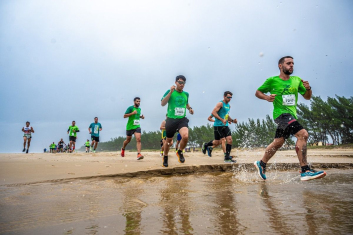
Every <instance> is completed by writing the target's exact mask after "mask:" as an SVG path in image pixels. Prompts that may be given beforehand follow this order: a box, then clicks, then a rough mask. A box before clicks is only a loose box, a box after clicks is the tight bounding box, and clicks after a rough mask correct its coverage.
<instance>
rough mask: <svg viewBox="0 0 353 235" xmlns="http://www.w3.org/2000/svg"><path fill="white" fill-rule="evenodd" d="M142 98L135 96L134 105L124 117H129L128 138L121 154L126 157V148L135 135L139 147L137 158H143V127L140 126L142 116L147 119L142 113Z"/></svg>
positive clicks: (127, 125)
mask: <svg viewBox="0 0 353 235" xmlns="http://www.w3.org/2000/svg"><path fill="white" fill-rule="evenodd" d="M140 103H141V99H140V98H139V97H135V98H134V105H133V106H130V107H128V108H127V110H126V112H125V114H124V118H129V119H128V121H127V124H126V140H125V141H124V143H123V147H122V148H121V156H122V157H125V148H126V146H127V145H128V143H130V141H131V138H132V135H135V138H136V148H137V160H141V159H143V156H142V154H141V127H140V118H141V119H145V117H144V116H143V115H141V108H140Z"/></svg>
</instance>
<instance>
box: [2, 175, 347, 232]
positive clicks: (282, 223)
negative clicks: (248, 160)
mask: <svg viewBox="0 0 353 235" xmlns="http://www.w3.org/2000/svg"><path fill="white" fill-rule="evenodd" d="M337 172H338V173H336V174H334V173H332V172H330V174H329V176H328V177H325V178H324V179H320V180H316V181H310V182H300V181H299V180H297V181H292V180H290V181H288V178H291V179H292V178H293V177H296V175H297V173H294V172H292V173H290V172H279V173H278V177H277V178H276V180H272V181H268V182H260V181H253V180H252V178H251V177H252V176H251V175H246V174H244V175H243V177H241V178H236V177H234V175H232V174H231V173H223V174H221V173H216V174H202V175H188V176H173V177H150V178H147V179H142V178H133V179H131V178H124V179H122V178H116V179H104V180H87V181H74V182H67V183H52V184H36V185H26V186H11V187H0V234H3V233H5V234H36V235H40V234H45V235H46V234H251V233H253V234H259V233H262V234H299V233H300V234H349V233H351V232H352V231H353V217H352V216H350V214H351V212H352V211H353V197H352V193H351V191H352V182H353V181H352V179H353V170H346V171H337ZM249 178H250V179H251V180H249Z"/></svg>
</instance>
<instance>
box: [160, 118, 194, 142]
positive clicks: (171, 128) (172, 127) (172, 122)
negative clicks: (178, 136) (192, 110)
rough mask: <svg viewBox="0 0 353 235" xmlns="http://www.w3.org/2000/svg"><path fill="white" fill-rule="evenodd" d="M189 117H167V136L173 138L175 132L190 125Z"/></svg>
mask: <svg viewBox="0 0 353 235" xmlns="http://www.w3.org/2000/svg"><path fill="white" fill-rule="evenodd" d="M188 124H189V119H187V118H186V117H183V118H167V121H166V122H165V131H166V136H167V138H173V137H174V134H175V133H176V132H178V131H179V130H180V129H181V128H183V127H186V128H188V127H189V125H188Z"/></svg>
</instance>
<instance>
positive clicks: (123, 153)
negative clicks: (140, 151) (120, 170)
mask: <svg viewBox="0 0 353 235" xmlns="http://www.w3.org/2000/svg"><path fill="white" fill-rule="evenodd" d="M120 155H121V156H122V157H125V149H123V148H121V153H120Z"/></svg>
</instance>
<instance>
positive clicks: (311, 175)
mask: <svg viewBox="0 0 353 235" xmlns="http://www.w3.org/2000/svg"><path fill="white" fill-rule="evenodd" d="M325 176H326V172H325V171H315V170H313V169H310V171H307V172H302V173H300V180H302V181H307V180H313V179H320V178H323V177H325Z"/></svg>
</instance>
